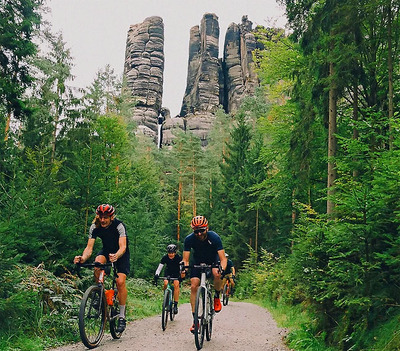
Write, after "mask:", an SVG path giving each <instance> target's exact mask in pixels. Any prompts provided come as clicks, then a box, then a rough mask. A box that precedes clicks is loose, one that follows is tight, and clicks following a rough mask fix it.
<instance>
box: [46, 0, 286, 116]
mask: <svg viewBox="0 0 400 351" xmlns="http://www.w3.org/2000/svg"><path fill="white" fill-rule="evenodd" d="M48 7H49V8H50V9H51V13H49V14H48V15H47V16H46V19H47V20H48V21H49V22H51V24H52V28H53V32H62V34H63V38H64V41H65V42H66V46H67V48H70V50H71V55H72V57H73V58H74V63H75V67H74V68H73V71H72V73H73V75H75V76H76V78H75V80H74V81H73V83H72V85H73V86H77V87H87V86H89V85H90V84H91V83H92V82H93V80H94V78H95V75H96V72H97V71H98V70H99V69H102V68H104V67H105V66H106V65H107V64H110V66H111V67H112V68H113V69H114V70H115V73H116V74H118V75H122V72H123V67H124V58H125V48H126V38H127V33H128V29H129V26H130V25H132V24H137V23H141V22H143V21H144V19H145V18H147V17H150V16H160V17H162V19H163V22H164V55H165V67H164V87H163V88H164V93H163V106H164V107H167V108H169V109H170V111H171V116H172V117H174V116H176V115H177V114H178V113H179V111H180V108H181V104H182V99H183V94H184V92H185V88H186V77H187V68H188V67H187V64H188V54H189V52H188V51H189V35H190V28H192V27H193V26H195V25H200V22H201V19H202V17H203V15H204V14H205V13H208V12H210V13H215V14H216V15H217V16H218V21H219V27H220V44H219V45H220V53H221V48H222V46H223V41H224V39H225V33H226V29H227V28H228V26H229V25H230V24H231V23H232V22H234V23H241V19H242V16H243V15H248V19H249V20H250V21H252V22H253V28H254V27H255V26H256V25H258V24H260V25H263V26H280V27H283V26H284V25H285V23H286V19H285V17H284V10H283V8H282V7H280V6H279V5H278V4H277V3H276V1H275V0H140V1H139V0H48ZM221 56H222V55H221V54H220V57H221Z"/></svg>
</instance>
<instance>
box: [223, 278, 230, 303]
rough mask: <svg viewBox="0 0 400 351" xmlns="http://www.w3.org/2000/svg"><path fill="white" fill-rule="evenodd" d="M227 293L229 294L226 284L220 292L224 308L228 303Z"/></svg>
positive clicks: (227, 284)
mask: <svg viewBox="0 0 400 351" xmlns="http://www.w3.org/2000/svg"><path fill="white" fill-rule="evenodd" d="M229 293H230V288H229V283H226V284H225V285H224V290H223V292H222V304H223V305H224V306H226V305H227V304H228V302H229Z"/></svg>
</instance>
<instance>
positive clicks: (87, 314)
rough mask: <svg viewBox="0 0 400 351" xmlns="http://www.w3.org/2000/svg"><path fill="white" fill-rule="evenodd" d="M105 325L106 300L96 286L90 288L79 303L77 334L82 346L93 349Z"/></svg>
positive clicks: (97, 343)
mask: <svg viewBox="0 0 400 351" xmlns="http://www.w3.org/2000/svg"><path fill="white" fill-rule="evenodd" d="M105 324H106V300H105V297H104V294H102V290H101V288H100V287H99V286H97V285H92V286H90V287H89V288H88V289H87V290H86V292H85V294H84V295H83V298H82V301H81V307H80V310H79V333H80V335H81V340H82V342H83V344H84V345H85V346H86V347H87V348H89V349H93V348H95V347H96V346H98V345H99V344H100V341H101V339H102V338H103V335H104V328H105Z"/></svg>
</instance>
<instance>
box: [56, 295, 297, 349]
mask: <svg viewBox="0 0 400 351" xmlns="http://www.w3.org/2000/svg"><path fill="white" fill-rule="evenodd" d="M191 324H192V315H191V312H190V305H189V304H183V305H181V306H179V313H178V315H176V316H175V319H174V320H173V321H168V325H167V329H166V330H165V331H163V330H162V329H161V314H160V315H158V316H154V317H149V318H145V319H141V320H137V321H134V322H130V323H128V325H127V328H126V331H125V332H124V334H123V335H122V337H121V339H119V340H113V339H112V337H111V335H110V333H109V332H107V333H106V334H105V335H104V338H103V340H102V342H101V344H100V345H99V346H98V347H97V348H96V349H95V350H96V351H164V350H165V351H167V350H168V351H190V350H196V346H195V343H194V336H193V334H192V333H190V331H189V328H190V326H191ZM286 333H287V331H286V330H285V329H282V328H278V327H277V326H276V323H275V321H274V320H273V319H272V317H271V315H270V313H269V312H268V311H267V310H265V309H263V308H262V307H259V306H257V305H254V304H251V303H246V302H235V301H229V304H228V305H227V306H223V307H222V311H221V312H220V313H218V314H216V315H215V317H214V323H213V333H212V338H211V340H210V341H206V339H205V338H204V344H203V348H202V350H206V351H217V350H218V351H221V350H229V351H247V350H249V351H288V350H289V348H287V347H286V346H285V345H284V342H283V339H284V337H285V335H286ZM83 350H87V349H86V347H85V346H84V345H83V344H82V343H78V344H73V345H67V346H63V347H59V348H56V349H52V350H51V351H83Z"/></svg>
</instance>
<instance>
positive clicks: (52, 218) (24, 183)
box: [0, 0, 400, 350]
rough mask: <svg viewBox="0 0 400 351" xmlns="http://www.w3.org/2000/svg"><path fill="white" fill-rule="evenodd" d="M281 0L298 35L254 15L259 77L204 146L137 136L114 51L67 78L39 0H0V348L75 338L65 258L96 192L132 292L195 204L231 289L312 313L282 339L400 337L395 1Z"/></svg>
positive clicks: (189, 138) (399, 26)
mask: <svg viewBox="0 0 400 351" xmlns="http://www.w3.org/2000/svg"><path fill="white" fill-rule="evenodd" d="M281 2H282V4H283V5H284V6H285V8H286V12H287V17H288V21H289V25H290V28H291V34H290V35H289V36H288V35H285V34H284V32H283V31H282V30H280V29H270V28H262V27H260V28H258V32H257V37H258V40H259V42H262V44H263V45H262V49H258V50H257V52H256V53H255V55H254V59H255V63H256V66H257V72H258V75H259V77H260V81H261V86H260V88H259V90H258V91H257V92H256V93H255V94H254V96H249V97H247V98H246V99H245V100H244V101H243V102H242V104H241V107H240V109H239V110H238V111H237V112H236V113H235V114H234V115H227V114H225V113H224V112H223V111H218V112H217V114H216V119H215V123H214V127H213V130H211V131H210V135H209V139H208V145H207V147H206V148H202V147H201V146H200V140H199V139H198V138H197V137H195V136H194V135H192V134H190V133H183V132H176V137H175V142H174V145H173V146H172V147H171V149H157V148H156V145H155V144H154V143H153V142H152V141H150V140H148V139H147V138H146V137H144V136H140V135H136V134H135V131H136V126H135V125H132V123H131V122H130V120H129V116H130V109H131V108H132V107H133V106H134V104H135V101H134V99H132V97H131V96H130V94H129V93H128V92H127V90H126V89H125V84H124V81H123V80H122V79H120V78H118V77H116V76H115V74H114V72H113V70H112V69H111V68H110V67H109V66H106V67H105V68H104V69H102V70H100V71H99V72H98V74H97V76H96V79H95V80H94V81H93V83H92V84H91V85H90V86H89V87H87V88H86V89H82V90H81V91H76V90H74V89H72V88H71V85H70V84H71V81H72V80H73V77H72V75H71V67H72V65H73V60H72V57H71V55H70V52H69V49H68V48H67V43H65V42H64V41H63V38H62V35H53V34H52V33H51V30H50V29H49V28H44V27H43V24H41V23H40V18H41V11H42V9H41V4H42V2H41V1H28V0H15V1H12V2H9V1H8V2H7V1H1V2H0V14H1V16H0V17H1V19H0V41H1V46H0V70H1V72H2V74H1V75H0V127H1V128H0V131H1V135H0V209H1V213H2V217H1V219H0V253H1V257H2V260H1V261H0V278H1V280H2V284H1V285H0V296H1V297H2V299H1V300H0V312H1V315H7V316H10V318H7V319H1V320H0V348H1V349H6V347H8V346H9V345H10V340H11V341H12V342H13V344H14V347H15V349H18V348H20V349H24V348H25V349H32V350H33V349H34V347H35V346H33V344H34V341H35V338H39V337H40V338H42V339H44V340H45V341H44V344H46V338H47V340H49V339H50V338H51V339H52V340H55V339H60V340H73V338H74V337H73V336H72V335H74V330H73V328H76V324H74V320H73V318H72V317H73V316H74V309H75V308H76V306H77V299H78V298H79V291H80V289H82V286H79V285H78V284H77V282H76V280H75V279H76V278H75V277H74V276H73V275H71V274H70V271H71V270H72V259H73V257H74V256H75V255H76V254H79V253H81V252H82V250H83V248H84V246H85V244H86V241H87V233H88V227H89V225H90V223H91V221H92V219H93V216H94V210H95V208H96V206H97V205H98V204H99V203H105V202H110V203H112V204H113V205H115V207H116V208H117V216H118V217H119V218H120V219H121V220H123V221H124V223H125V224H126V226H127V232H128V237H129V244H130V249H131V263H132V268H133V269H132V272H131V276H130V277H129V279H130V282H136V283H137V284H139V285H140V286H141V287H140V288H137V285H135V286H131V285H130V291H131V292H132V294H133V295H134V296H132V298H131V299H132V301H133V303H137V304H138V305H140V303H139V302H138V300H135V299H136V295H138V296H139V298H140V296H142V295H143V294H144V295H146V296H152V294H153V292H152V291H150V290H148V285H147V283H146V281H144V280H140V279H143V278H144V279H147V278H148V277H151V276H152V274H153V273H154V270H155V268H156V267H157V264H158V262H159V259H160V257H161V255H162V254H163V253H164V251H165V246H166V244H168V243H170V242H177V244H178V245H179V247H180V248H181V247H182V243H183V240H184V238H185V236H186V235H187V234H188V232H189V223H190V219H191V217H192V216H193V215H196V214H204V215H205V216H207V218H208V219H209V222H210V227H211V229H212V230H215V231H216V232H217V233H219V234H220V235H221V237H222V239H223V243H224V246H225V248H226V250H227V252H229V254H230V257H231V258H232V260H233V261H234V263H235V265H236V267H237V268H239V272H240V274H239V276H240V278H239V285H238V296H239V297H246V298H248V297H252V296H254V297H256V298H257V299H261V300H263V301H268V303H269V304H270V305H271V306H275V305H276V306H285V307H284V308H285V311H287V308H289V309H291V311H296V312H298V311H300V312H299V313H304V315H305V316H307V317H306V318H304V320H303V321H302V324H301V325H298V328H296V327H295V326H291V328H293V332H292V333H291V334H290V336H289V339H290V340H292V341H291V347H293V348H295V349H298V350H302V349H315V350H317V349H326V350H327V349H328V348H332V349H340V350H350V349H352V350H370V349H376V350H383V349H385V350H395V349H398V348H399V347H400V341H399V340H397V339H398V338H396V337H393V338H392V337H389V335H390V333H391V332H393V331H394V330H396V323H395V321H397V319H398V316H399V312H398V305H399V303H400V298H399V296H400V293H399V288H398V287H399V285H400V258H399V253H400V241H399V221H400V215H399V214H400V197H399V188H400V187H399V185H400V172H399V164H400V135H399V131H400V125H399V121H398V116H399V108H398V106H399V91H400V85H399V73H400V71H399V67H400V58H399V57H400V56H399V51H398V50H399V44H400V32H399V31H400V18H399V3H398V2H395V1H393V0H379V1H378V0H374V1H346V2H340V1H334V0H332V1H303V0H282V1H281ZM40 25H41V26H42V27H40ZM36 29H38V30H37V31H35V30H36ZM34 37H35V39H37V40H41V41H44V44H43V46H42V47H46V48H47V49H48V51H47V52H41V51H39V50H38V47H37V46H36V45H35V44H34V40H33V39H34ZM9 122H11V123H10V128H8V126H9ZM333 123H334V125H332V124H333ZM328 141H329V142H328ZM332 143H333V144H332ZM332 145H333V146H332ZM328 164H329V165H330V166H334V172H333V173H334V174H328ZM330 182H333V183H332V184H330ZM327 204H328V206H327ZM331 205H333V207H332V206H331ZM138 279H139V280H138ZM138 282H139V283H138ZM136 283H135V284H136ZM130 284H133V283H130ZM137 289H138V290H137ZM143 291H144V293H143ZM285 313H286V312H285ZM71 318H72V319H71ZM12 328H13V329H12ZM17 328H19V329H20V330H21V333H26V334H27V335H28V336H30V337H31V338H30V339H29V340H30V341H27V339H26V338H25V339H24V340H25V341H24V342H32V345H26V344H25V345H22V346H20V345H19V344H18V343H19V341H18V340H19V336H18V335H19V334H17V333H16V332H15V330H16V329H17ZM380 333H381V334H380ZM376 335H381V336H380V337H379V338H377V337H376ZM382 335H384V336H382ZM396 335H397V334H396ZM385 336H387V337H385ZM21 342H22V341H21ZM49 342H50V340H49ZM41 345H43V343H41Z"/></svg>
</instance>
